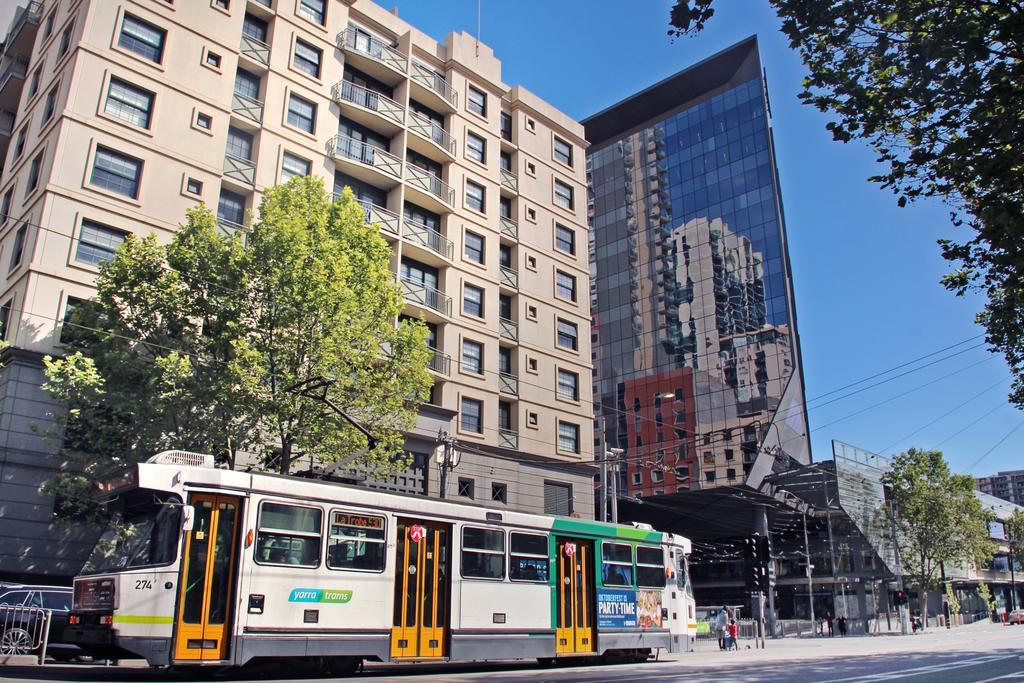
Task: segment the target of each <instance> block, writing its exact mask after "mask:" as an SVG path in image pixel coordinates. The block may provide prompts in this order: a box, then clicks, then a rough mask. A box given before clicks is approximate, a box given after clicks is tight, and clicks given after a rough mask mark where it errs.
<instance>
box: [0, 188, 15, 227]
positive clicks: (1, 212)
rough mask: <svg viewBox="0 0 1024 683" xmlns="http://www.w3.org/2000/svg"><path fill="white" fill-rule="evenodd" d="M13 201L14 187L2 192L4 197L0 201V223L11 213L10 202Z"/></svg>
mask: <svg viewBox="0 0 1024 683" xmlns="http://www.w3.org/2000/svg"><path fill="white" fill-rule="evenodd" d="M13 203H14V188H13V187H12V188H10V189H9V190H7V192H5V193H4V198H3V200H2V201H0V224H2V223H6V222H7V219H8V218H10V215H11V204H13Z"/></svg>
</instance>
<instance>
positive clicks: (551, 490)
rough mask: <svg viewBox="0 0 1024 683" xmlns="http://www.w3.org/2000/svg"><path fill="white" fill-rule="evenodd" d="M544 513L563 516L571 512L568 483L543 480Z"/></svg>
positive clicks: (570, 490)
mask: <svg viewBox="0 0 1024 683" xmlns="http://www.w3.org/2000/svg"><path fill="white" fill-rule="evenodd" d="M544 514H545V515H561V516H563V517H568V516H569V515H571V514H572V487H571V486H570V485H569V484H559V483H556V482H550V481H546V482H544Z"/></svg>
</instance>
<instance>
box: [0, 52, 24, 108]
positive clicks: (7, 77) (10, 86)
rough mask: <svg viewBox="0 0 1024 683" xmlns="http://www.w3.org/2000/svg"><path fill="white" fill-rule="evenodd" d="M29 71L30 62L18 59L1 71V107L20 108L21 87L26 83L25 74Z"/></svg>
mask: <svg viewBox="0 0 1024 683" xmlns="http://www.w3.org/2000/svg"><path fill="white" fill-rule="evenodd" d="M27 73H28V62H26V61H23V60H20V59H16V60H14V61H13V62H11V63H10V64H8V65H7V66H6V67H5V68H4V70H3V71H2V72H0V109H10V110H11V111H16V110H17V109H18V100H20V99H21V88H22V86H23V85H25V74H27Z"/></svg>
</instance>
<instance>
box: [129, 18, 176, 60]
mask: <svg viewBox="0 0 1024 683" xmlns="http://www.w3.org/2000/svg"><path fill="white" fill-rule="evenodd" d="M166 37H167V31H165V30H163V29H162V28H157V27H156V26H154V25H153V24H150V23H149V22H146V21H143V20H142V19H138V18H136V17H133V16H132V15H130V14H125V15H124V22H123V23H122V24H121V35H120V37H119V38H118V40H117V44H118V46H120V47H123V48H124V49H126V50H128V51H129V52H133V53H135V54H137V55H138V56H140V57H143V58H145V59H148V60H150V61H151V62H156V63H157V64H159V63H160V62H162V61H163V58H164V40H165V39H166Z"/></svg>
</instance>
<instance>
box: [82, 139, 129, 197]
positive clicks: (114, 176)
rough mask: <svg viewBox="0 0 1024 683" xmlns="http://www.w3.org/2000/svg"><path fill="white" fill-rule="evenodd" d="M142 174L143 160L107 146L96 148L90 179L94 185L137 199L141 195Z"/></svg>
mask: <svg viewBox="0 0 1024 683" xmlns="http://www.w3.org/2000/svg"><path fill="white" fill-rule="evenodd" d="M141 176H142V161H141V160H139V159H136V158H134V157H130V156H126V155H124V154H121V153H119V152H115V151H114V150H112V149H107V148H106V147H97V148H96V158H95V159H94V160H93V165H92V177H91V178H90V180H89V182H90V183H92V184H93V185H96V186H97V187H102V188H103V189H105V190H110V191H111V192H114V193H116V194H120V195H124V196H125V197H131V198H132V199H135V198H136V197H138V196H139V178H140V177H141Z"/></svg>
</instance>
